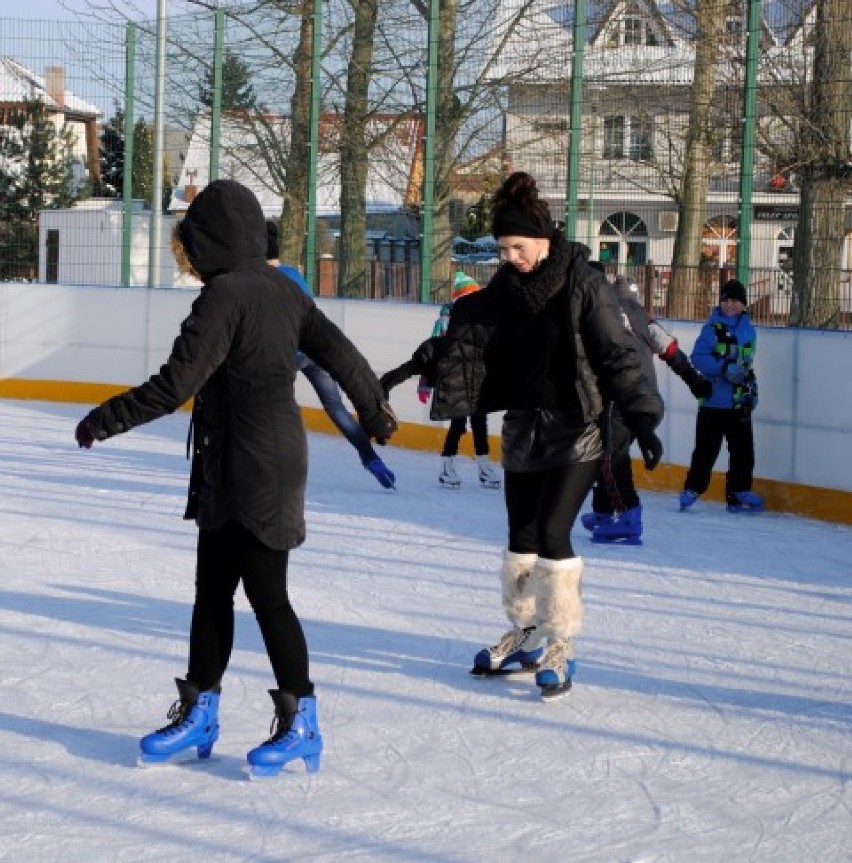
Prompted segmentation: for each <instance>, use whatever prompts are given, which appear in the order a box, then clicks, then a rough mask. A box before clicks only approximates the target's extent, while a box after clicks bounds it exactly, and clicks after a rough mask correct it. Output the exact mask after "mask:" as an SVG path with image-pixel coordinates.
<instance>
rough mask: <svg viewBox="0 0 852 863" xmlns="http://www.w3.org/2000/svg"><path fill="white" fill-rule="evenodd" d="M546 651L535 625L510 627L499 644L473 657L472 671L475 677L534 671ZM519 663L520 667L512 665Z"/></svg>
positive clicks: (484, 649) (485, 648)
mask: <svg viewBox="0 0 852 863" xmlns="http://www.w3.org/2000/svg"><path fill="white" fill-rule="evenodd" d="M543 653H544V648H542V647H541V636H540V635H538V634H537V633H536V628H535V627H534V626H528V627H526V628H525V629H521V628H519V627H517V626H516V627H514V629H510V630H509V631H508V632H507V633H506V634H505V635H504V636H503V637H502V638H501V639H500V641H498V642H497V644H494V645H492V646H491V647H484V648H483V649H482V650H480V651H479V653H477V654H476V656H475V657H474V659H473V668H472V669H471V671H470V673H471V674H472V675H474V677H485V676H487V675H489V674H508V673H510V672H512V671H534V670H535V669H536V668H537V667H538V661H539V659H541V655H542V654H543ZM515 665H518V666H520V667H519V668H513V667H512V666H515Z"/></svg>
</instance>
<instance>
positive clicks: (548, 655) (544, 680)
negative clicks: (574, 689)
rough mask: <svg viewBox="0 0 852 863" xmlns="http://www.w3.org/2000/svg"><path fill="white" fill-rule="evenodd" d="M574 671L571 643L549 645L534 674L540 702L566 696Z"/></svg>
mask: <svg viewBox="0 0 852 863" xmlns="http://www.w3.org/2000/svg"><path fill="white" fill-rule="evenodd" d="M576 670H577V663H576V662H575V661H574V647H573V645H572V644H571V642H568V641H554V642H553V643H552V644H549V645H548V647H547V650H546V651H545V654H544V658H543V659H542V660H541V665H539V667H538V671H536V673H535V685H536V686H538V687H539V688H540V689H541V698H542V701H555V700H556V699H557V698H562V697H563V696H565V695H567V694H568V691H569V690H570V689H571V678H573V676H574V672H575V671H576Z"/></svg>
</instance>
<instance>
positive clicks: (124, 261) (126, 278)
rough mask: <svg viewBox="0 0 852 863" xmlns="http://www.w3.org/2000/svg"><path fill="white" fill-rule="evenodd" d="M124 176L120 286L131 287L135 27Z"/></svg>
mask: <svg viewBox="0 0 852 863" xmlns="http://www.w3.org/2000/svg"><path fill="white" fill-rule="evenodd" d="M124 31H125V48H124V168H123V171H124V176H123V178H122V187H121V195H122V199H123V201H122V203H123V206H122V211H121V284H122V285H129V284H130V250H131V247H132V243H133V127H134V119H133V100H134V97H135V82H136V25H135V24H134V23H133V22H132V21H128V23H127V25H126V26H125V28H124Z"/></svg>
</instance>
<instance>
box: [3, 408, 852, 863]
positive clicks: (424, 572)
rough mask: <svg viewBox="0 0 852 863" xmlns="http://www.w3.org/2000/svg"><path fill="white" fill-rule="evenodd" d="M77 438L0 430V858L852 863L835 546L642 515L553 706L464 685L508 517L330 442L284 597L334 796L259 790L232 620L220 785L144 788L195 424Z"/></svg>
mask: <svg viewBox="0 0 852 863" xmlns="http://www.w3.org/2000/svg"><path fill="white" fill-rule="evenodd" d="M63 411H65V413H64V414H63ZM80 413H81V412H80V410H79V408H75V407H69V408H62V407H57V406H47V407H42V406H39V405H35V404H24V403H3V402H0V429H6V431H5V432H2V431H0V492H2V500H3V503H2V504H0V507H2V509H3V510H4V518H3V519H2V520H0V551H2V552H3V554H4V560H5V564H4V580H3V584H2V587H1V588H0V682H2V685H3V693H4V700H3V705H2V712H0V744H2V755H0V765H2V769H3V775H4V786H3V790H2V791H1V792H0V815H2V819H0V824H2V829H0V856H4V855H5V858H6V859H10V860H16V859H17V860H21V861H23V860H26V861H29V860H39V861H41V863H52V861H59V860H62V861H67V860H68V859H73V858H74V857H79V858H80V859H85V860H87V861H93V863H107V861H109V863H112V861H114V860H117V859H121V860H125V861H133V863H135V861H146V860H158V861H159V860H181V859H189V858H190V857H195V856H203V857H204V858H205V859H210V860H213V861H246V860H253V861H257V860H269V861H272V860H276V861H280V860H281V859H288V856H289V859H296V858H299V857H301V858H304V859H314V860H340V859H344V857H354V858H357V859H359V860H366V861H397V860H411V861H415V863H469V861H470V863H474V861H476V863H482V861H490V860H512V859H534V860H536V861H537V863H538V861H544V863H547V861H564V860H566V859H570V860H572V861H590V863H611V861H630V863H636V861H640V860H653V861H655V863H658V861H667V860H671V861H677V863H680V861H683V860H685V859H690V860H694V861H695V863H700V861H714V863H715V861H717V860H719V859H732V860H737V859H746V858H747V859H749V860H754V861H767V863H769V861H771V863H776V861H782V863H785V861H791V863H792V861H796V863H799V861H802V860H808V859H819V860H841V859H845V858H846V857H847V856H848V849H847V845H848V835H849V834H848V824H849V813H850V809H851V808H852V803H851V802H850V788H852V783H850V781H849V779H850V765H849V754H848V753H849V749H848V740H849V735H850V731H852V723H850V715H849V710H848V705H849V703H850V702H852V698H850V692H849V685H850V684H849V680H850V679H852V674H850V671H852V657H850V652H849V650H848V644H849V642H850V638H852V624H850V618H852V614H850V608H851V607H852V587H850V585H849V581H848V560H849V559H852V532H850V531H849V530H847V529H845V530H841V531H838V530H836V526H829V525H820V524H818V523H814V522H808V521H806V520H801V519H789V518H786V517H780V516H775V515H773V514H764V515H760V516H756V517H754V518H749V520H748V534H747V535H746V534H744V533H743V529H742V528H740V529H739V530H737V531H732V530H731V529H730V525H731V521H730V520H731V519H738V518H739V517H738V516H736V515H729V514H727V513H724V512H722V511H716V510H714V508H713V507H712V506H710V505H706V506H705V504H704V503H703V502H701V504H700V506H701V510H699V509H696V510H695V511H694V512H692V513H690V517H689V518H684V517H682V516H681V515H680V514H679V513H677V512H676V511H673V504H672V500H671V499H670V497H669V496H657V495H647V496H643V504H644V506H645V510H646V530H645V540H646V542H645V545H644V546H643V547H641V548H640V549H635V548H634V549H625V548H609V547H606V546H597V545H596V546H592V545H591V543H587V542H586V541H585V540H583V539H582V538H581V537H580V535H579V534H577V535H575V537H574V539H575V543H576V546H577V549H578V551H579V552H580V553H581V554H582V555H583V556H584V558H585V559H586V562H587V571H586V576H585V577H584V597H585V599H586V611H587V617H586V623H585V632H584V635H583V637H582V638H581V639H579V640H578V645H577V647H578V650H577V654H578V655H577V659H578V669H577V674H576V676H575V678H574V687H573V689H572V691H571V693H570V694H569V695H568V697H566V698H565V699H563V700H561V701H559V702H557V703H556V704H554V705H547V706H545V705H542V704H541V703H540V701H539V699H538V688H537V687H536V686H535V684H534V679H533V677H532V675H529V676H528V677H524V678H509V679H506V680H489V681H477V680H473V679H472V678H471V677H470V676H469V674H468V671H469V668H470V664H471V660H472V658H473V655H474V654H475V652H476V651H477V650H478V649H479V648H481V647H482V646H483V645H486V644H489V643H491V642H492V641H493V639H494V636H495V634H497V633H499V631H501V630H502V629H503V628H504V625H505V620H504V618H503V615H502V610H501V608H500V603H499V591H498V585H497V575H496V573H497V567H498V566H499V559H500V551H501V548H502V544H503V542H504V526H503V517H502V502H501V501H500V500H499V498H500V496H499V495H485V494H483V493H482V491H481V490H480V489H473V488H472V489H471V490H470V493H469V494H466V492H465V489H464V487H463V488H462V490H461V492H460V494H459V495H453V496H452V500H451V501H448V498H450V496H449V495H447V494H446V492H445V491H444V490H442V489H440V488H435V486H436V485H437V484H436V483H435V481H434V457H433V456H432V455H430V454H424V453H405V452H403V451H400V450H396V449H394V448H389V449H388V451H387V459H388V463H389V464H391V465H392V467H393V469H394V471H395V473H397V477H398V486H399V489H400V491H399V493H398V494H397V495H395V496H393V497H389V496H388V495H387V494H386V493H383V492H382V490H381V489H380V488H378V487H377V486H376V484H375V483H374V482H372V481H371V480H370V477H368V476H365V475H364V471H363V470H362V469H361V468H360V466H359V465H358V464H357V460H353V459H352V454H351V449H350V448H349V447H348V444H347V443H346V442H345V441H343V440H342V439H337V438H335V437H334V436H330V435H329V436H326V435H317V436H312V437H311V441H310V445H311V455H312V462H311V478H310V482H309V492H308V516H307V518H308V540H307V542H306V543H305V545H304V546H303V547H302V548H300V549H298V550H296V551H295V552H294V553H293V555H292V556H291V576H290V584H291V589H292V596H293V601H294V603H295V604H296V607H297V608H298V609H299V612H300V615H301V616H302V619H303V620H304V622H305V626H306V630H307V635H308V641H309V644H310V646H311V660H312V677H313V679H314V682H315V684H316V687H317V697H318V706H319V716H320V725H321V729H322V733H323V736H324V739H325V750H324V755H323V763H322V766H321V769H320V771H319V773H317V774H314V775H308V774H306V773H305V772H304V771H303V770H301V769H300V766H298V765H297V766H295V767H294V769H293V770H292V771H287V772H286V773H285V774H282V776H280V777H279V778H278V779H276V780H274V781H270V782H264V783H257V784H255V785H253V784H252V783H249V782H248V781H247V780H246V779H245V776H244V774H243V772H242V767H243V765H244V764H245V753H246V752H247V751H248V750H249V749H250V748H252V747H253V746H256V745H257V744H258V743H259V742H261V741H262V740H263V739H265V737H266V736H267V733H268V729H269V721H270V718H271V711H270V705H269V698H268V696H267V694H266V689H267V688H269V687H270V686H271V685H273V684H272V681H271V679H270V673H269V669H268V666H267V662H266V658H265V653H264V651H263V648H262V645H261V644H260V641H259V635H258V634H257V632H256V629H257V628H256V625H255V623H254V621H253V620H252V618H251V612H250V610H249V609H248V606H247V604H246V602H245V599H244V597H243V596H242V594H241V593H238V597H237V607H238V612H237V622H236V627H237V633H236V637H237V640H236V646H235V651H234V656H233V661H232V665H231V669H230V670H229V674H228V678H227V679H226V681H225V683H224V687H223V693H222V702H221V711H220V721H221V726H222V727H221V735H220V739H219V741H218V743H217V745H216V747H215V749H214V751H213V755H212V757H211V760H210V762H209V763H201V762H193V763H188V764H178V765H174V766H166V767H158V768H156V769H147V770H138V769H137V768H136V767H135V766H134V763H135V757H136V753H137V751H138V738H139V737H140V736H141V735H142V734H144V733H146V732H147V731H150V730H151V729H153V728H156V727H159V726H162V725H163V724H164V720H165V712H166V710H167V708H168V706H169V704H170V703H171V700H173V692H174V689H173V686H174V684H173V677H174V676H176V675H177V674H180V673H182V671H183V670H184V667H185V661H186V656H185V650H186V633H187V631H188V625H189V613H190V603H191V599H192V572H191V566H192V560H193V553H194V539H195V532H194V529H193V527H192V525H186V524H184V523H183V522H182V521H181V520H180V516H181V514H182V505H183V494H184V488H185V480H186V463H185V461H184V459H183V453H184V442H185V432H186V417H185V416H176V417H173V418H169V419H168V420H165V421H163V424H162V425H161V424H159V423H158V424H154V425H152V426H151V427H150V429H151V431H150V433H147V429H146V430H143V431H145V432H146V433H145V434H137V433H135V432H134V433H132V434H130V435H127V436H124V437H123V438H118V439H116V441H115V442H113V441H110V442H107V443H106V444H103V445H99V444H95V448H94V449H93V451H92V452H89V453H80V452H78V451H77V449H76V447H75V445H74V443H73V428H74V420H76V419H78V414H80ZM11 430H14V433H13V432H12V431H11ZM119 442H121V445H120V446H119ZM315 454H316V455H317V458H314V455H315ZM383 456H384V453H383ZM99 458H100V459H101V461H100V462H98V459H99ZM16 459H17V461H16ZM27 460H29V461H31V462H32V464H31V467H30V468H27V466H26V462H27ZM65 463H68V464H69V465H70V467H68V468H65V467H64V466H63V465H64V464H65ZM146 464H151V465H155V466H156V469H157V471H162V472H163V475H162V478H160V477H159V474H158V475H157V476H158V478H157V479H156V481H155V482H153V483H152V482H151V481H149V480H148V478H145V477H144V465H146ZM7 465H10V466H11V467H10V468H9V470H7V469H6V467H5V466H7ZM106 465H108V468H107V467H105V466H106ZM101 471H104V473H103V474H102V473H101ZM472 495H473V497H472ZM474 501H476V503H474ZM391 504H392V505H391ZM685 522H686V523H688V524H685ZM738 523H739V524H741V523H742V520H741V519H740V521H739V522H738ZM720 536H726V537H728V538H729V539H730V542H729V543H726V550H727V552H729V553H726V554H725V555H720V554H719V550H718V549H719V543H718V541H717V540H718V537H720ZM22 849H24V850H23V852H22ZM282 849H286V851H284V850H282ZM22 853H23V855H24V856H21V854H22ZM16 855H17V857H16Z"/></svg>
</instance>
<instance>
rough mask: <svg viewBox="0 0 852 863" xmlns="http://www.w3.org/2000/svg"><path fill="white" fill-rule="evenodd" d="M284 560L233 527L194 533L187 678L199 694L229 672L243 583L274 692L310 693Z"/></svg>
mask: <svg viewBox="0 0 852 863" xmlns="http://www.w3.org/2000/svg"><path fill="white" fill-rule="evenodd" d="M287 559H288V552H286V551H276V550H275V549H272V548H269V547H268V546H266V545H264V544H263V543H262V542H260V541H259V540H258V539H257V538H256V537H255V536H254V535H253V534H252V533H250V532H249V531H248V530H247V529H246V528H245V527H243V526H242V525H241V524H237V523H236V522H229V523H228V524H226V525H225V526H224V527H223V528H220V529H219V530H213V531H206V530H201V531H199V533H198V562H197V567H196V575H195V605H194V607H193V609H192V626H191V629H190V635H189V673H188V674H187V678H188V679H189V680H191V681H192V682H193V683H195V684H196V685H197V686H198V687H199V688H200V689H201V691H202V692H204V691H206V690H208V689H211V688H213V687H214V686H216V685H217V684H218V683H219V682H220V681H221V680H222V677H223V675H224V674H225V669H227V667H228V662H229V660H230V658H231V651H232V649H233V646H234V594H235V593H236V590H237V586H238V585H239V583H240V580H241V579H242V582H243V590H244V591H245V594H246V598H247V599H248V601H249V603H250V605H251V607H252V610H253V611H254V614H255V617H256V618H257V623H258V625H259V626H260V632H261V635H262V636H263V641H264V644H265V645H266V652H267V654H268V656H269V661H270V663H271V664H272V672H273V674H274V675H275V682H276V683H277V684H278V688H279V689H282V690H286V691H287V692H291V693H293V695H295V696H296V698H301V697H302V696H303V695H311V694H312V693H313V689H314V687H313V684H312V683H311V681H310V678H309V677H308V646H307V643H306V642H305V635H304V632H303V631H302V625H301V623H299V618H298V617H297V616H296V612H295V611H293V607H292V606H291V605H290V598H289V596H288V595H287Z"/></svg>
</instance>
